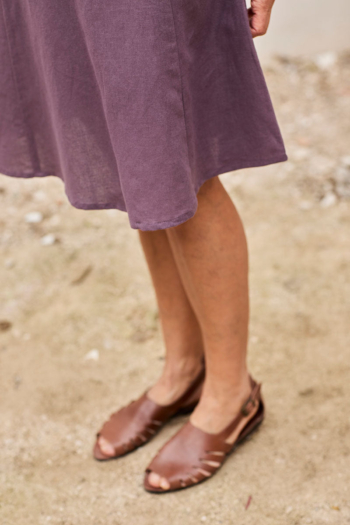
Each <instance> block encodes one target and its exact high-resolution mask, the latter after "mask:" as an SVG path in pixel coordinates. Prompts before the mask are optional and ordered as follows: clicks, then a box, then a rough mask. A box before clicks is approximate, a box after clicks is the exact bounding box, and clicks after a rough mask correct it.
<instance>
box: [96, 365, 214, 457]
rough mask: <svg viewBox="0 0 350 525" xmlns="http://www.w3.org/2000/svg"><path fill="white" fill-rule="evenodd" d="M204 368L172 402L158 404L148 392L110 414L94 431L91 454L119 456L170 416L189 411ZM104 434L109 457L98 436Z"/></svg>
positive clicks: (143, 441) (196, 397)
mask: <svg viewBox="0 0 350 525" xmlns="http://www.w3.org/2000/svg"><path fill="white" fill-rule="evenodd" d="M204 376H205V368H204V363H203V368H202V369H201V371H200V373H199V374H198V376H197V377H196V379H195V380H194V381H193V382H192V384H191V385H190V386H189V388H188V389H187V390H186V392H185V393H184V394H183V395H182V396H181V397H180V398H179V399H178V400H177V401H175V402H174V403H172V404H171V405H166V406H162V405H158V404H157V403H155V402H154V401H152V400H151V399H150V398H149V397H148V395H147V391H146V392H145V393H144V394H143V395H142V396H141V397H140V398H139V399H137V400H136V401H132V402H131V403H130V404H129V405H127V406H125V407H123V408H122V409H120V410H118V412H115V413H114V414H112V415H111V416H110V419H109V420H108V421H106V423H105V424H104V425H103V427H102V428H101V430H100V432H99V433H98V434H97V436H96V437H97V439H96V442H95V445H94V449H93V456H94V458H95V459H96V460H98V461H108V460H111V459H116V458H119V457H120V456H124V455H125V454H128V453H129V452H132V451H133V450H135V449H136V448H138V447H141V446H142V445H144V444H146V443H147V442H148V441H150V440H151V439H152V438H153V437H154V436H155V434H156V433H157V432H158V431H159V430H160V429H161V427H162V426H163V425H164V424H165V423H166V422H167V421H169V420H170V419H171V418H172V417H175V416H178V415H181V414H189V413H190V412H192V411H193V409H194V408H195V406H196V405H197V403H198V401H199V398H200V394H201V390H202V386H203V383H204ZM100 436H102V437H104V438H105V439H106V440H107V441H108V442H109V443H110V444H111V445H112V446H113V448H114V454H113V455H112V456H109V455H106V454H104V453H103V452H102V450H101V448H100V446H99V442H98V438H99V437H100Z"/></svg>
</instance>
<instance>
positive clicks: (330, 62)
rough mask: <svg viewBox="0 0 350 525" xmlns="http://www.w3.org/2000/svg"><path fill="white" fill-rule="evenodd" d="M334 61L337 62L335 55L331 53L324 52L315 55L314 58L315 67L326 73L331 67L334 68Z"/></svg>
mask: <svg viewBox="0 0 350 525" xmlns="http://www.w3.org/2000/svg"><path fill="white" fill-rule="evenodd" d="M336 61H337V54H336V53H333V52H331V51H329V52H326V53H320V54H318V55H316V57H315V63H316V65H317V66H318V67H319V68H320V69H322V70H323V71H326V70H328V69H330V68H331V67H332V66H334V64H335V63H336Z"/></svg>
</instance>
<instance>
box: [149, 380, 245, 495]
mask: <svg viewBox="0 0 350 525" xmlns="http://www.w3.org/2000/svg"><path fill="white" fill-rule="evenodd" d="M250 392H251V386H250V382H249V376H248V375H247V376H246V377H245V378H244V379H243V380H242V382H241V384H240V385H239V386H237V385H236V386H235V387H234V388H231V389H227V390H222V391H220V392H215V393H214V389H213V388H210V387H209V386H207V385H205V388H204V390H203V394H202V396H201V399H200V402H199V403H198V405H197V407H196V408H195V410H194V412H193V413H192V415H191V418H190V421H191V423H192V425H194V426H195V427H197V428H199V429H201V430H203V431H204V432H207V433H209V434H217V433H219V432H221V431H222V430H224V428H226V427H227V425H228V424H229V423H230V422H231V421H232V420H233V419H234V417H235V415H236V414H238V412H239V410H240V409H241V407H242V405H243V403H244V402H245V401H246V400H247V399H248V397H249V395H250ZM218 465H219V464H218ZM218 465H217V466H218ZM213 466H214V465H213ZM148 482H149V484H150V485H152V487H155V488H161V489H163V490H169V488H170V483H169V482H168V480H167V479H166V478H163V477H161V476H160V475H159V474H157V473H156V472H153V471H152V472H151V473H150V474H149V477H148Z"/></svg>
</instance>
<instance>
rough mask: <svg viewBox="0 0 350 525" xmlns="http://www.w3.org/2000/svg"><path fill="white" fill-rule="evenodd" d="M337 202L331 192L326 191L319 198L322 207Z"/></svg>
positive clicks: (327, 206)
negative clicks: (321, 197)
mask: <svg viewBox="0 0 350 525" xmlns="http://www.w3.org/2000/svg"><path fill="white" fill-rule="evenodd" d="M336 202H337V197H336V196H335V195H334V193H333V192H329V193H326V195H325V196H324V197H323V199H321V201H320V205H321V206H322V208H329V207H330V206H334V204H335V203H336Z"/></svg>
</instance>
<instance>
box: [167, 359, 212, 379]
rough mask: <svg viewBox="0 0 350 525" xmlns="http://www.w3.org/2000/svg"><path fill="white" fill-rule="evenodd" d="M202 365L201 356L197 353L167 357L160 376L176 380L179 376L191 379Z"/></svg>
mask: <svg viewBox="0 0 350 525" xmlns="http://www.w3.org/2000/svg"><path fill="white" fill-rule="evenodd" d="M202 367H203V356H202V354H200V353H198V354H195V355H192V354H191V355H188V356H184V357H180V358H177V359H167V360H166V363H165V365H164V369H163V373H162V377H163V378H164V379H168V380H169V381H173V380H174V381H178V380H179V378H184V379H185V378H186V379H193V378H194V377H196V376H197V375H198V374H199V372H200V370H201V369H202Z"/></svg>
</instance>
